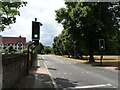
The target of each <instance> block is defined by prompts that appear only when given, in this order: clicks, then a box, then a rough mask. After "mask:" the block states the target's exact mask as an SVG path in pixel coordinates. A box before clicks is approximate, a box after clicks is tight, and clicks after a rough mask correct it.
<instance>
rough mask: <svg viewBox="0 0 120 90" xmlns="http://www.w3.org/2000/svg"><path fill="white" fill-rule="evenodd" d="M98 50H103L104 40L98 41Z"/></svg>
mask: <svg viewBox="0 0 120 90" xmlns="http://www.w3.org/2000/svg"><path fill="white" fill-rule="evenodd" d="M99 49H100V50H105V40H104V39H99Z"/></svg>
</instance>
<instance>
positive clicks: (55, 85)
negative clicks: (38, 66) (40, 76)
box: [44, 63, 58, 90]
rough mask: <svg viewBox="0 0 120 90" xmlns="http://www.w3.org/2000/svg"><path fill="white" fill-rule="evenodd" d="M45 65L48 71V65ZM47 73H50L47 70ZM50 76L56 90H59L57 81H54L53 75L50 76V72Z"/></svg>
mask: <svg viewBox="0 0 120 90" xmlns="http://www.w3.org/2000/svg"><path fill="white" fill-rule="evenodd" d="M44 65H45V68H46V69H47V65H46V64H45V63H44ZM47 71H48V69H47ZM48 74H49V75H50V78H51V80H52V83H53V85H54V87H55V89H56V90H57V89H58V87H57V84H56V83H55V81H54V79H53V78H52V75H51V74H50V72H49V71H48Z"/></svg>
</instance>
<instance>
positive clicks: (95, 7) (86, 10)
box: [56, 2, 119, 62]
mask: <svg viewBox="0 0 120 90" xmlns="http://www.w3.org/2000/svg"><path fill="white" fill-rule="evenodd" d="M65 4H66V8H61V9H59V10H57V11H56V21H58V23H61V24H62V25H63V27H64V29H65V30H68V33H69V34H70V36H71V38H72V40H73V41H74V44H73V45H74V50H75V51H74V52H75V55H76V54H79V53H81V51H82V52H87V54H89V55H90V58H89V62H94V57H93V55H94V53H95V52H99V48H98V42H99V39H100V38H103V39H105V41H106V51H105V52H109V50H110V49H111V48H110V47H109V43H110V42H109V41H110V40H112V41H114V39H113V38H114V37H115V36H116V31H117V30H118V22H117V20H116V15H118V13H119V12H116V11H119V10H118V8H115V5H118V6H119V3H118V2H117V3H111V2H107V3H105V2H104V3H101V2H100V3H98V2H94V3H93V2H89V3H83V2H75V3H70V2H66V3H65ZM91 21H92V22H91ZM111 32H112V33H111Z"/></svg>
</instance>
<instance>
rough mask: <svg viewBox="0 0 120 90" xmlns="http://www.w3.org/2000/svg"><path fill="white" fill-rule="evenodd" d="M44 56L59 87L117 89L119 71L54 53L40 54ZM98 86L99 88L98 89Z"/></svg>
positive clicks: (91, 89)
mask: <svg viewBox="0 0 120 90" xmlns="http://www.w3.org/2000/svg"><path fill="white" fill-rule="evenodd" d="M38 56H40V57H42V58H43V60H44V63H45V64H46V67H47V68H48V70H49V72H50V74H51V77H52V79H53V81H54V83H55V85H56V86H57V87H58V88H65V89H78V90H81V89H84V88H85V90H86V89H88V90H106V89H107V88H109V89H107V90H116V89H114V88H117V87H118V72H113V71H110V70H106V69H102V68H100V67H95V66H91V65H86V64H82V63H78V62H76V61H72V60H66V59H65V58H60V57H57V56H53V55H38ZM97 88H98V89H97Z"/></svg>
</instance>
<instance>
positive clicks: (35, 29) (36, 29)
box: [32, 21, 40, 40]
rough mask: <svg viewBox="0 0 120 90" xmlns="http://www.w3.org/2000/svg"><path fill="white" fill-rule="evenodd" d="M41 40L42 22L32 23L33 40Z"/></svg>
mask: <svg viewBox="0 0 120 90" xmlns="http://www.w3.org/2000/svg"><path fill="white" fill-rule="evenodd" d="M39 39H40V22H34V21H33V22H32V40H39Z"/></svg>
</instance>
